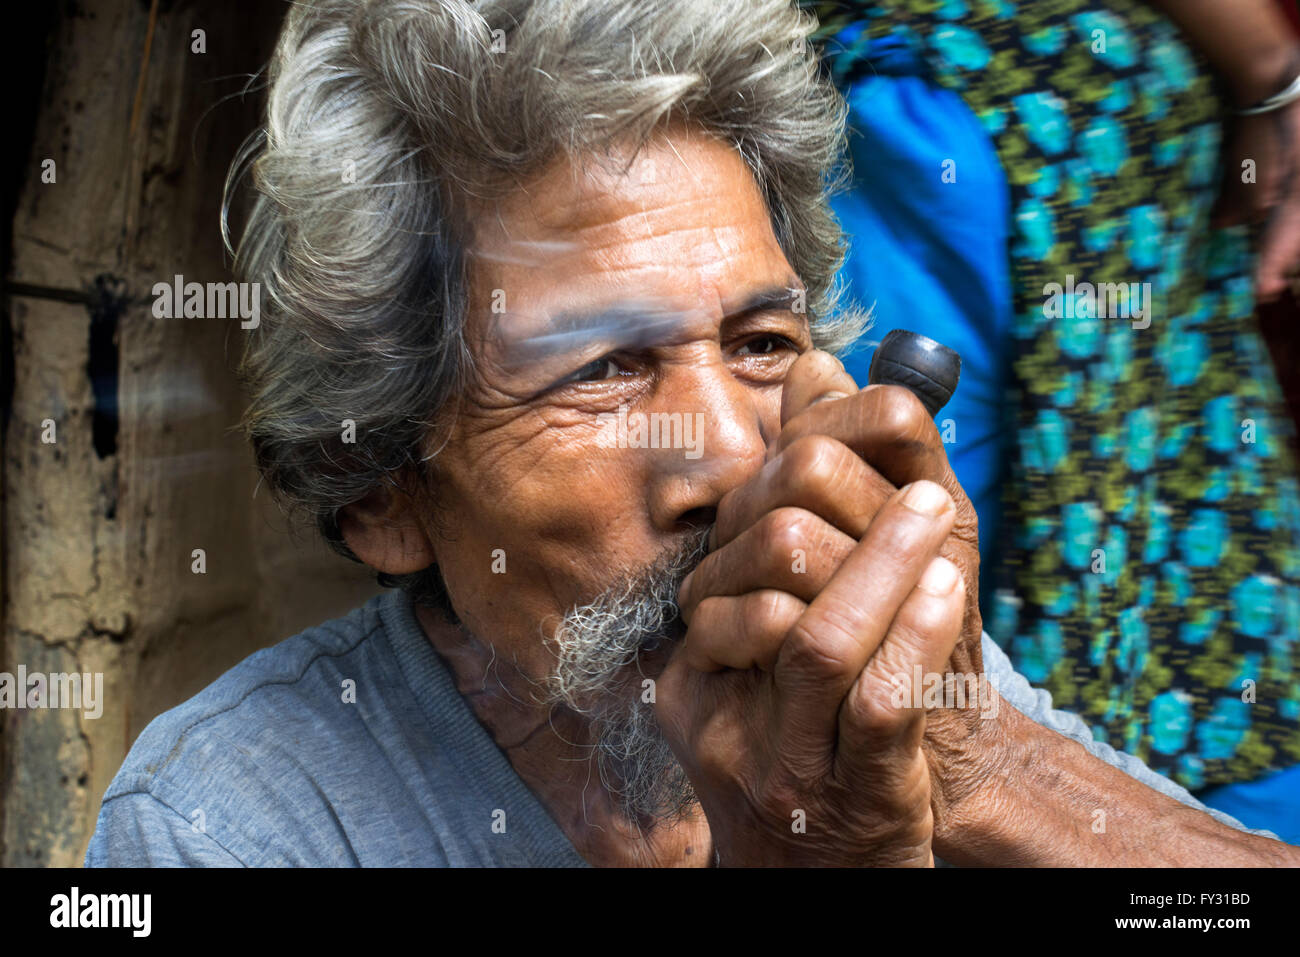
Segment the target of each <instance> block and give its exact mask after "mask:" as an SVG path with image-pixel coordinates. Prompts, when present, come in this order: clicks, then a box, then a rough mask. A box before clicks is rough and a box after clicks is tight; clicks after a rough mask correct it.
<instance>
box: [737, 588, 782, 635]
mask: <svg viewBox="0 0 1300 957" xmlns="http://www.w3.org/2000/svg"><path fill="white" fill-rule="evenodd" d="M787 597H788V596H786V594H785V593H784V592H780V591H776V590H775V589H769V590H767V591H761V592H757V593H755V594H753V595H749V596H748V597H747V598H746V599H745V603H744V607H743V609H742V611H741V629H742V630H743V632H744V635H745V637H746V638H748V639H751V640H753V639H758V638H762V637H764V636H765V635H768V634H770V633H771V632H772V631H774V630H777V629H780V630H781V631H784V630H785V629H784V628H783V627H782V626H783V625H786V623H787V620H788V618H789V614H790V612H789V604H788V603H787V602H786V600H785V599H786V598H787Z"/></svg>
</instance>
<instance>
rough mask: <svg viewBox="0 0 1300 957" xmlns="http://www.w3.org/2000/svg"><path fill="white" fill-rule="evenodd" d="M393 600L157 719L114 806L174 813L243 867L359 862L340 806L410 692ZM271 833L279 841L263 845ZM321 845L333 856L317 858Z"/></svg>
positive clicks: (290, 644) (288, 645) (227, 677)
mask: <svg viewBox="0 0 1300 957" xmlns="http://www.w3.org/2000/svg"><path fill="white" fill-rule="evenodd" d="M383 600H384V596H377V597H376V598H373V599H371V600H370V601H368V602H367V603H366V604H364V605H362V606H361V607H359V608H356V609H354V610H353V611H351V612H350V613H348V614H347V615H345V616H342V617H340V618H336V619H333V620H330V621H327V622H324V623H322V624H320V625H316V626H314V627H312V628H308V629H306V630H305V631H302V632H300V633H298V634H296V635H294V636H293V637H291V638H287V639H285V640H284V641H281V642H280V643H279V644H276V645H274V646H272V647H269V648H265V649H263V650H261V651H258V652H256V653H254V654H252V655H250V656H249V657H247V658H245V659H244V660H243V661H241V662H240V663H239V664H237V665H235V666H234V667H233V668H231V669H230V670H229V671H227V672H226V673H225V674H223V675H222V676H221V677H219V678H218V679H217V680H216V681H214V682H213V683H212V684H210V685H208V686H207V687H206V688H205V689H203V690H202V691H201V692H199V693H198V694H197V695H195V696H194V697H192V698H190V699H189V700H188V701H185V702H183V703H182V704H180V705H177V706H176V707H174V708H172V709H171V710H169V711H166V712H164V713H163V714H161V715H159V716H158V717H157V718H155V719H154V720H153V721H152V722H150V723H149V725H148V726H147V727H146V728H145V729H144V731H143V732H141V734H140V737H139V738H138V739H137V740H136V742H135V744H134V745H133V746H132V748H131V750H130V753H129V754H128V755H127V757H126V760H125V762H124V763H123V765H122V767H121V769H120V770H119V771H118V773H117V775H116V776H115V777H114V778H113V781H112V783H111V784H110V785H109V788H108V790H107V791H106V792H105V794H104V807H105V809H106V810H107V809H109V808H110V806H111V805H113V803H114V802H120V803H122V804H123V805H124V806H125V805H128V804H134V805H136V806H137V807H145V808H148V809H150V810H149V812H148V813H153V814H169V812H168V811H167V810H164V808H165V809H170V812H174V813H175V814H176V815H179V818H178V821H179V820H180V819H183V823H185V824H188V825H192V826H193V828H194V830H195V832H196V833H202V834H207V835H210V836H211V838H212V839H213V840H216V841H217V842H218V843H219V844H220V845H221V847H222V848H224V849H225V850H227V851H229V852H230V853H231V854H233V855H234V856H235V857H237V858H238V859H239V860H240V861H242V862H243V863H269V862H277V863H332V864H341V863H349V862H353V861H352V858H354V855H353V854H352V853H351V849H350V848H348V847H347V846H345V845H346V844H347V841H346V840H340V839H339V834H338V833H334V832H336V831H339V832H340V833H341V829H338V828H336V827H335V825H334V822H333V821H331V818H332V817H333V815H334V813H335V811H334V809H333V808H332V807H331V802H332V801H335V800H337V799H338V795H339V792H340V791H343V790H345V789H344V788H342V787H341V786H340V780H341V779H346V777H347V766H348V765H349V764H350V763H355V761H356V757H357V756H358V755H359V754H364V753H365V752H364V751H363V750H359V749H358V745H364V744H365V743H367V742H372V741H374V739H375V738H376V737H380V736H385V731H384V729H385V728H386V727H389V726H395V725H397V724H398V723H401V718H400V717H396V716H393V715H390V714H387V713H386V712H388V711H392V710H398V711H400V710H401V708H402V704H401V703H400V701H401V699H402V698H403V695H402V677H401V673H400V670H399V669H398V668H397V666H396V664H395V662H394V661H393V660H392V656H391V654H389V653H387V651H386V649H385V648H384V647H383V641H384V637H383V632H384V624H383V619H382V615H381V607H382V604H381V603H382V601H383ZM358 689H360V691H359V690H358ZM379 689H382V693H381V692H380V690H379ZM367 690H368V691H369V692H370V693H369V694H367V693H366V691H367ZM142 802H143V803H142ZM137 813H138V812H137ZM103 821H104V818H103V817H101V824H102V823H103ZM286 830H288V831H290V833H286ZM293 830H298V831H300V833H291V832H292V831H293ZM270 834H274V835H275V837H276V840H275V842H274V844H275V845H277V846H278V848H271V847H268V846H267V844H266V843H263V838H265V837H266V836H268V835H270ZM245 841H250V842H251V845H253V846H241V845H242V844H243V843H244V842H245ZM259 844H260V845H261V846H260V847H259V846H256V845H259ZM287 848H295V849H296V850H293V851H287V850H285V849H287ZM321 848H325V849H326V860H320V859H319V858H318V857H316V856H314V855H315V853H316V852H317V851H319V850H320V849H321ZM250 852H251V854H252V855H253V857H254V858H255V860H252V861H250V860H249V859H248V856H249V854H250ZM267 853H270V854H271V855H273V856H274V855H279V857H280V858H288V859H284V860H275V861H268V860H266V859H265V857H264V856H263V855H265V854H267ZM299 855H301V856H299Z"/></svg>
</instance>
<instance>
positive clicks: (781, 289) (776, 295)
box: [722, 285, 806, 322]
mask: <svg viewBox="0 0 1300 957" xmlns="http://www.w3.org/2000/svg"><path fill="white" fill-rule="evenodd" d="M804 295H806V293H805V291H804V289H803V288H802V287H799V286H795V285H789V286H773V287H771V288H768V289H760V290H759V291H758V292H756V293H754V295H752V296H750V297H749V298H748V299H746V300H745V301H744V302H743V303H741V305H740V308H738V309H733V310H732V311H731V312H729V313H727V314H726V315H725V316H723V317H722V321H723V322H735V321H736V320H737V319H744V318H746V317H747V316H752V315H754V314H755V313H760V312H774V311H776V310H778V309H790V308H791V307H793V306H794V304H795V303H796V302H797V301H798V300H799V299H800V297H801V296H804Z"/></svg>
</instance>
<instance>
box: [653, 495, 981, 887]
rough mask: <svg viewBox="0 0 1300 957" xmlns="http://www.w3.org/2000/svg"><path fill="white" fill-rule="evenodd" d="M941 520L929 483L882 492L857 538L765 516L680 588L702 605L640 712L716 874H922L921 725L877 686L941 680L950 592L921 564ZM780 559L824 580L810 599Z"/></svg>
mask: <svg viewBox="0 0 1300 957" xmlns="http://www.w3.org/2000/svg"><path fill="white" fill-rule="evenodd" d="M955 519H956V510H955V508H954V507H953V502H952V499H951V498H950V497H949V495H948V494H947V493H946V492H945V491H944V490H943V489H942V488H941V487H939V486H938V485H935V484H934V483H931V482H918V483H915V484H913V485H911V486H909V487H908V488H907V489H905V490H903V491H901V492H897V493H895V494H893V495H891V496H890V497H889V498H888V500H887V501H886V502H885V503H884V505H883V506H882V507H881V508H880V509H879V510H878V512H877V513H876V514H875V516H874V518H873V519H872V520H871V521H870V523H869V525H868V527H867V528H866V529H865V534H863V535H862V536H861V541H854V540H852V539H850V538H848V537H847V536H845V535H844V534H843V533H842V532H840V531H839V530H838V529H836V528H835V527H833V526H832V525H830V524H829V523H828V522H826V521H825V520H824V519H822V518H821V517H820V516H818V515H816V514H814V513H813V512H810V511H807V510H805V509H801V508H797V507H780V508H778V509H776V510H774V511H772V512H769V513H766V514H765V515H764V516H763V517H762V518H760V519H759V520H758V521H757V522H756V523H754V524H753V525H752V526H750V527H748V528H747V529H745V530H744V531H741V532H739V533H738V534H737V536H736V539H735V540H734V541H733V542H732V543H731V545H733V546H736V547H727V548H724V549H721V550H719V551H718V552H715V553H714V554H713V555H710V556H709V558H707V559H705V562H704V563H703V564H702V565H701V566H700V567H699V568H698V569H697V570H696V572H695V573H694V574H693V576H692V583H691V584H688V585H684V586H683V592H684V593H689V592H690V591H691V589H692V588H708V589H710V590H711V593H710V595H709V597H707V598H704V599H702V600H700V601H698V602H696V601H694V600H688V601H687V605H686V607H684V609H683V616H684V617H685V618H686V620H687V622H688V630H687V633H686V637H685V640H684V643H683V645H682V647H681V648H679V650H678V651H677V652H676V653H675V654H674V656H673V658H672V660H671V661H670V662H669V665H668V667H667V668H666V669H665V671H664V673H663V675H662V676H661V677H660V680H659V694H658V703H657V706H656V715H657V717H658V720H659V724H660V727H661V728H662V729H663V730H664V733H665V734H666V736H667V738H668V740H669V742H670V743H671V744H672V746H673V750H674V751H675V753H676V754H677V757H678V759H679V760H680V761H681V763H682V765H683V767H684V768H685V769H686V772H687V774H688V775H689V777H690V779H691V782H692V784H694V786H695V789H696V793H697V795H698V797H699V799H700V803H701V805H702V806H703V808H704V812H705V815H706V816H707V817H708V821H709V828H710V831H711V833H712V835H713V841H714V847H715V849H716V850H717V851H718V853H719V855H720V859H721V861H722V863H723V864H725V865H752V864H778V865H779V864H830V865H844V866H861V865H881V866H904V865H921V866H924V865H928V864H932V863H933V860H934V858H933V854H932V853H931V849H930V840H931V832H932V828H933V818H932V814H931V808H930V772H929V767H928V765H927V763H926V759H925V756H924V755H923V754H922V752H921V749H920V744H921V739H922V735H923V734H924V730H925V712H924V711H923V710H921V709H919V708H911V707H909V706H908V705H910V704H911V702H910V701H908V702H903V704H904V707H899V706H898V702H897V701H895V684H894V681H893V678H894V676H895V675H911V674H912V673H913V669H914V668H917V667H919V668H920V669H921V670H922V671H923V672H932V671H935V670H938V669H940V668H942V667H943V665H944V662H946V661H947V660H948V657H949V655H951V653H952V649H953V647H954V646H955V645H956V643H957V641H958V639H959V638H960V636H961V626H962V619H963V617H964V614H965V586H964V584H963V582H962V578H961V575H960V573H959V571H958V569H957V568H956V567H954V566H953V565H952V563H951V562H949V561H947V560H946V559H944V558H942V557H939V556H938V552H939V549H940V547H941V546H942V545H943V543H944V541H945V540H946V539H947V537H948V534H949V533H950V531H951V530H952V526H953V522H954V520H955ZM797 552H802V553H803V554H804V558H805V559H806V561H807V562H808V564H809V567H816V568H817V569H818V577H819V578H822V577H827V576H828V577H829V580H828V581H827V583H826V586H825V587H824V588H821V589H818V591H817V593H816V594H812V593H810V592H808V591H806V590H805V589H804V588H803V586H802V584H801V582H800V580H799V579H798V578H797V576H798V575H799V572H797V571H793V570H792V569H794V568H797V567H798V565H799V562H800V557H799V555H798V554H796V553H797ZM706 566H707V567H706ZM705 579H707V580H708V581H709V582H710V584H709V585H703V584H699V583H702V582H703V581H704V580H705ZM800 596H802V597H800ZM863 596H870V598H869V600H863Z"/></svg>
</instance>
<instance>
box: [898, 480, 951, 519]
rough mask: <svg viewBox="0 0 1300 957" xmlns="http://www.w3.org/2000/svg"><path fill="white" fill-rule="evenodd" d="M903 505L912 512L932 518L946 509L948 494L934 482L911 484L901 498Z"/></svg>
mask: <svg viewBox="0 0 1300 957" xmlns="http://www.w3.org/2000/svg"><path fill="white" fill-rule="evenodd" d="M903 504H904V505H906V506H907V507H908V508H910V509H911V510H912V511H914V512H920V513H921V514H922V515H928V516H929V517H930V518H934V517H936V516H937V515H941V514H942V513H943V511H944V509H946V508H947V507H948V493H947V492H945V491H944V490H943V488H942V487H941V486H939V485H936V484H935V483H934V482H925V481H921V482H913V483H912V484H911V485H909V486H908V488H907V494H906V495H904V496H903Z"/></svg>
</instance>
